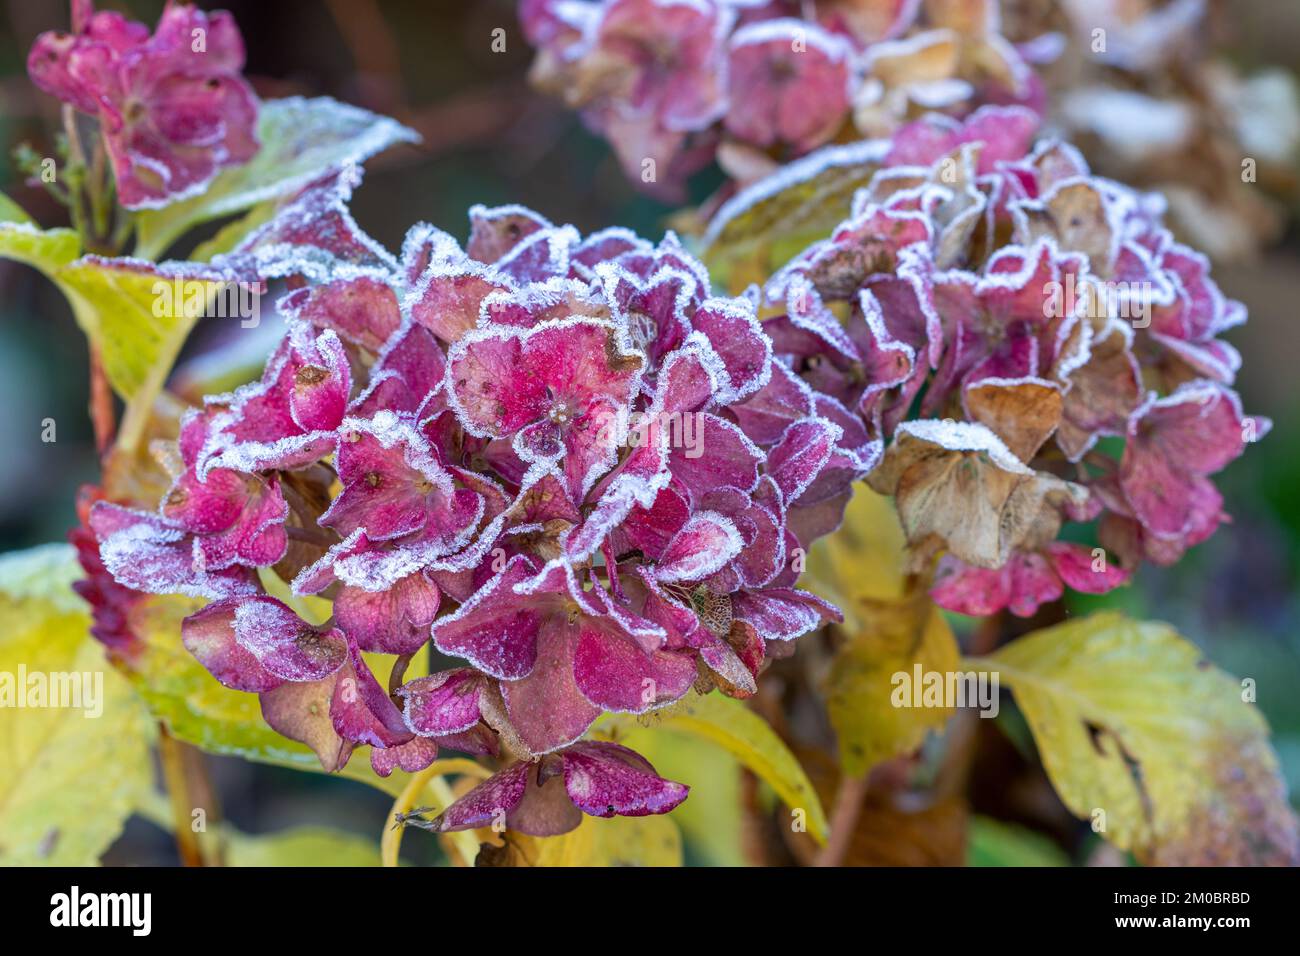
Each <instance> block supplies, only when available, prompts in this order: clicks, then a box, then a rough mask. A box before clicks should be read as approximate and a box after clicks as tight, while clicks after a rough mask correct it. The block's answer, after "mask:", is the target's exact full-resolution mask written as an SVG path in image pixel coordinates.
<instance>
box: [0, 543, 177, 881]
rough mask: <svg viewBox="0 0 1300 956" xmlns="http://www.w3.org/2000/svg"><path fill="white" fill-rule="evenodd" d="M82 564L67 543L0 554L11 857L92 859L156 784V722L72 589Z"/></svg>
mask: <svg viewBox="0 0 1300 956" xmlns="http://www.w3.org/2000/svg"><path fill="white" fill-rule="evenodd" d="M75 569H76V563H75V558H74V557H73V552H72V549H71V548H70V547H67V546H66V545H47V546H45V547H43V548H36V549H33V550H32V551H27V552H20V553H17V554H12V555H6V556H5V557H4V558H0V708H2V709H0V714H3V716H2V717H0V721H3V733H0V864H3V865H6V866H36V865H51V866H90V865H93V864H94V863H96V862H97V861H98V860H99V858H100V856H101V855H102V854H103V853H104V851H105V850H107V849H108V847H109V845H110V844H111V843H112V842H113V841H114V840H115V839H117V836H118V834H120V833H121V831H122V825H123V824H124V823H125V822H126V818H127V817H129V816H130V815H131V812H132V810H133V808H134V807H135V806H136V805H137V804H138V803H139V802H140V801H141V800H142V799H143V798H144V797H145V796H146V795H147V794H148V792H149V790H150V788H151V787H152V782H153V767H152V764H151V762H150V758H149V745H150V742H151V740H152V736H153V723H152V721H150V720H149V717H148V713H147V712H146V711H145V709H144V708H143V707H142V706H141V705H140V702H139V700H137V699H136V697H135V695H134V694H133V693H132V692H131V688H130V685H129V684H127V682H126V681H125V680H123V678H122V677H121V676H120V675H119V674H117V673H116V672H115V671H114V670H113V669H112V667H111V666H109V664H108V662H107V661H106V660H105V658H104V653H103V651H102V649H101V647H100V645H99V644H98V643H97V642H96V641H95V640H94V639H93V638H92V637H91V636H90V620H89V615H88V613H87V612H86V610H83V607H81V606H78V604H79V599H78V598H77V597H76V596H75V595H74V594H73V593H72V592H71V591H68V590H66V586H67V583H68V582H69V581H70V580H71V579H72V578H73V577H75ZM19 695H21V697H20V696H19ZM20 702H21V703H23V704H25V705H27V706H17V705H18V704H19V703H20ZM56 705H57V706H56Z"/></svg>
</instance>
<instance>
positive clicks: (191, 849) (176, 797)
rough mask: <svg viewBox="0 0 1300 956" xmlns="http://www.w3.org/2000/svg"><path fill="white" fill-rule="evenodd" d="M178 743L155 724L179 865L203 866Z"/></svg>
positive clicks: (160, 726) (182, 758)
mask: <svg viewBox="0 0 1300 956" xmlns="http://www.w3.org/2000/svg"><path fill="white" fill-rule="evenodd" d="M182 746H183V745H182V744H181V742H180V741H178V740H177V739H176V738H175V737H173V736H172V735H171V734H170V733H168V732H167V728H166V727H164V726H162V725H161V724H159V726H158V753H159V756H160V757H161V759H162V769H163V780H164V781H165V783H166V785H167V796H168V798H169V799H170V800H171V806H172V825H173V829H174V830H175V831H176V849H177V851H178V852H179V853H180V857H181V865H182V866H203V847H202V846H200V845H199V838H198V834H197V833H195V832H194V828H193V826H192V825H191V822H192V819H193V818H192V816H191V814H192V813H193V812H194V807H193V800H192V799H191V797H190V794H189V782H188V780H187V778H186V774H185V755H184V752H183V751H182V749H181V748H182Z"/></svg>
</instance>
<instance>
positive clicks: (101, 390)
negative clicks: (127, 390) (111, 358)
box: [90, 345, 117, 457]
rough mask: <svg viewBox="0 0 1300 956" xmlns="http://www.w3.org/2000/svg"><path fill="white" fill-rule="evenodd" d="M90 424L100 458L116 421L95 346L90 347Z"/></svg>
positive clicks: (110, 442)
mask: <svg viewBox="0 0 1300 956" xmlns="http://www.w3.org/2000/svg"><path fill="white" fill-rule="evenodd" d="M90 422H91V425H92V426H93V427H94V430H95V450H96V451H98V452H99V454H100V456H101V457H102V456H103V454H104V453H105V452H106V451H108V446H109V445H111V444H112V443H113V433H114V431H115V430H116V428H117V421H116V416H115V414H114V412H113V390H112V388H110V387H109V384H108V376H107V375H106V374H105V373H104V361H103V357H102V356H101V355H100V353H99V347H98V346H96V345H92V346H91V347H90Z"/></svg>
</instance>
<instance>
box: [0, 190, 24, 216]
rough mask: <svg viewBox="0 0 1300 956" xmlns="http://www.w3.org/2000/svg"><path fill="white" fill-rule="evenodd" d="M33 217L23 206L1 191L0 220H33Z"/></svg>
mask: <svg viewBox="0 0 1300 956" xmlns="http://www.w3.org/2000/svg"><path fill="white" fill-rule="evenodd" d="M31 221H32V217H31V216H29V215H27V211H26V210H25V209H23V207H22V206H20V205H18V203H16V202H14V201H13V200H12V199H10V198H9V197H8V196H6V195H5V194H4V193H0V222H31Z"/></svg>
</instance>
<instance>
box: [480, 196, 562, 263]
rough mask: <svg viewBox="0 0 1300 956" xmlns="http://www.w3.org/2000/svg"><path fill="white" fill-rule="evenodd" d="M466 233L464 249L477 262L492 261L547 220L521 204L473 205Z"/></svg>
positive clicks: (512, 247)
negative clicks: (467, 235) (466, 240)
mask: <svg viewBox="0 0 1300 956" xmlns="http://www.w3.org/2000/svg"><path fill="white" fill-rule="evenodd" d="M469 220H470V235H469V242H468V243H467V244H466V247H465V251H466V252H467V253H468V254H469V256H470V258H472V259H477V260H478V261H479V262H489V263H491V262H496V261H497V260H498V259H500V258H502V257H503V256H505V255H506V254H507V253H509V252H510V251H511V250H513V249H514V248H515V247H516V246H517V245H519V243H520V242H521V241H522V240H524V239H525V238H527V237H528V236H531V235H532V234H533V233H535V232H537V231H538V230H541V229H549V228H551V223H550V222H549V221H547V220H546V219H545V218H544V217H542V216H539V215H538V214H537V213H535V212H533V211H532V210H531V209H526V208H524V207H523V206H497V207H496V208H494V209H489V208H488V207H486V206H474V207H472V208H471V209H470V211H469Z"/></svg>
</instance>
